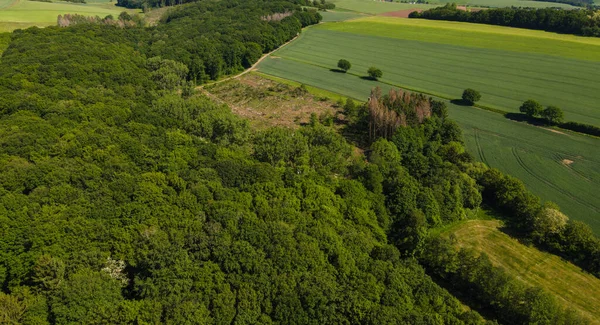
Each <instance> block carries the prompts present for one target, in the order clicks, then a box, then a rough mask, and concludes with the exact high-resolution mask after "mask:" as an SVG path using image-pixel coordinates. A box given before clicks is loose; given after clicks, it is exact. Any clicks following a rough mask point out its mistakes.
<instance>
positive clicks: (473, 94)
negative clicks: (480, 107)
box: [462, 88, 481, 105]
mask: <svg viewBox="0 0 600 325" xmlns="http://www.w3.org/2000/svg"><path fill="white" fill-rule="evenodd" d="M462 99H463V101H464V102H465V103H467V104H469V105H473V104H475V102H476V101H479V100H480V99H481V94H480V93H479V92H478V91H477V90H475V89H471V88H467V89H465V91H463V94H462Z"/></svg>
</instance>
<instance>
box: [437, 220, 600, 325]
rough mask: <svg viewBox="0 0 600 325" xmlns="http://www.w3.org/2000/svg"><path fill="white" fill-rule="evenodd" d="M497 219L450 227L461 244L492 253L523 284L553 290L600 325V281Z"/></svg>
mask: <svg viewBox="0 0 600 325" xmlns="http://www.w3.org/2000/svg"><path fill="white" fill-rule="evenodd" d="M499 228H501V224H500V223H499V222H498V221H496V220H471V221H467V222H464V223H461V224H459V225H458V226H456V227H453V228H451V229H449V230H448V231H447V232H445V233H443V235H450V234H454V235H455V237H456V238H457V240H458V246H460V247H467V248H472V249H475V250H477V251H480V252H484V253H486V254H487V255H488V257H489V258H490V260H491V261H492V263H493V264H494V265H495V266H499V267H502V268H503V269H504V270H505V271H506V272H508V273H509V274H510V275H512V276H514V277H515V278H517V279H518V280H520V281H522V282H523V283H525V284H527V285H531V286H539V287H541V288H543V289H544V290H546V291H548V292H550V293H552V294H553V295H554V296H555V297H556V299H558V301H560V302H561V303H562V304H563V305H565V306H568V307H571V308H573V309H575V310H577V311H579V312H580V313H582V314H583V315H585V316H587V317H589V318H590V319H592V320H593V324H600V296H599V295H598V292H600V280H599V279H598V278H595V277H594V276H592V275H590V274H587V273H585V272H583V271H581V269H579V268H578V267H576V266H575V265H573V264H571V263H568V262H565V261H563V260H561V259H560V258H559V257H558V256H555V255H552V254H548V253H544V252H541V251H539V250H537V249H535V248H533V247H528V246H525V245H523V244H521V243H519V242H518V241H517V240H516V239H514V238H511V237H510V236H508V235H507V234H505V233H503V232H502V231H501V230H500V229H499Z"/></svg>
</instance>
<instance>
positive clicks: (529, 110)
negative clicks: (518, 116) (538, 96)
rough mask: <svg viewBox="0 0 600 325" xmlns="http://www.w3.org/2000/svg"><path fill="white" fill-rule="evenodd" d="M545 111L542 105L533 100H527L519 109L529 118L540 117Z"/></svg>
mask: <svg viewBox="0 0 600 325" xmlns="http://www.w3.org/2000/svg"><path fill="white" fill-rule="evenodd" d="M543 109H544V108H543V107H542V105H541V104H540V103H538V102H536V101H535V100H533V99H529V100H526V101H525V102H523V105H521V107H519V111H520V112H521V113H524V114H525V115H527V116H529V117H535V116H538V115H540V113H542V110H543Z"/></svg>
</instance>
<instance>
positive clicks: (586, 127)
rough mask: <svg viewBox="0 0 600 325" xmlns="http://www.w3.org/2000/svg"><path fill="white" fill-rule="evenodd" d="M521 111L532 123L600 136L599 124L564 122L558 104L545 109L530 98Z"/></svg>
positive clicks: (511, 114) (520, 108) (508, 114)
mask: <svg viewBox="0 0 600 325" xmlns="http://www.w3.org/2000/svg"><path fill="white" fill-rule="evenodd" d="M519 111H520V112H521V113H523V114H525V116H526V120H527V121H528V122H530V123H547V124H549V125H556V126H558V127H560V128H563V129H567V130H571V131H575V132H580V133H585V134H589V135H593V136H597V137H600V128H599V127H597V126H594V125H590V124H584V123H577V122H563V118H564V114H563V111H562V110H561V109H560V108H559V107H556V106H552V105H551V106H548V107H546V108H545V109H544V108H543V106H542V105H541V104H540V103H538V102H537V101H535V100H533V99H528V100H526V101H525V102H523V104H522V105H521V106H520V107H519ZM505 116H506V117H508V118H512V116H514V114H513V113H506V114H505ZM540 117H541V118H540Z"/></svg>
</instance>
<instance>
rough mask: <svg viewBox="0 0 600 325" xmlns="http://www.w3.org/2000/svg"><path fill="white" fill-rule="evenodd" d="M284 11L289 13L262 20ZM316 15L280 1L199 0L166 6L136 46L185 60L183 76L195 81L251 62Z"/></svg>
mask: <svg viewBox="0 0 600 325" xmlns="http://www.w3.org/2000/svg"><path fill="white" fill-rule="evenodd" d="M286 12H293V15H291V16H287V17H285V18H283V19H281V20H269V21H267V20H265V19H263V17H265V16H268V15H271V14H274V13H286ZM321 19H322V18H321V15H320V14H319V13H317V12H316V11H314V10H313V11H309V10H302V9H300V8H299V7H298V6H297V5H295V4H293V3H290V2H284V1H273V2H271V1H267V2H262V1H259V0H251V1H243V2H238V1H235V0H225V1H202V2H198V3H194V4H189V5H186V6H182V7H179V8H174V9H172V10H170V11H168V12H167V14H166V16H164V17H163V21H162V23H161V24H159V25H158V26H157V27H156V28H154V29H151V30H149V31H148V35H147V37H148V40H147V42H148V43H147V46H144V47H142V48H141V50H142V51H143V52H144V53H146V54H147V55H148V56H162V57H164V58H168V59H171V60H176V61H179V62H182V63H184V64H185V65H186V66H187V67H188V69H189V74H188V79H189V80H192V81H195V82H196V83H198V84H199V83H203V82H206V81H207V80H209V79H212V80H215V79H217V78H219V76H221V75H223V74H231V73H235V72H238V71H242V70H243V69H245V68H248V67H250V66H252V64H254V63H255V62H256V61H257V60H258V59H259V58H260V57H261V55H262V53H264V52H269V51H271V50H273V49H276V48H277V47H279V46H280V45H281V44H283V43H285V42H286V41H289V40H291V39H292V38H294V37H295V36H296V35H297V34H298V33H300V31H301V29H302V27H305V26H308V25H311V24H316V23H318V22H319V21H320V20H321ZM192 40H193V41H192Z"/></svg>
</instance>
